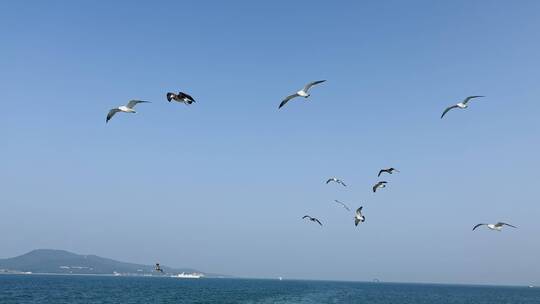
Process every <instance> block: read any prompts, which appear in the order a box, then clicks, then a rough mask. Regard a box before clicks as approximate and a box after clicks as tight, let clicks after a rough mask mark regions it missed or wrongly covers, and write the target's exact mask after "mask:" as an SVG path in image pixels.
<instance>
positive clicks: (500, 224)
mask: <svg viewBox="0 0 540 304" xmlns="http://www.w3.org/2000/svg"><path fill="white" fill-rule="evenodd" d="M484 225H485V226H487V227H488V228H489V229H491V230H496V231H501V229H502V227H503V226H509V227H512V228H517V227H516V226H512V225H510V224H507V223H503V222H498V223H497V224H478V225H476V226H474V227H473V229H472V230H473V231H474V229H476V228H478V227H480V226H484Z"/></svg>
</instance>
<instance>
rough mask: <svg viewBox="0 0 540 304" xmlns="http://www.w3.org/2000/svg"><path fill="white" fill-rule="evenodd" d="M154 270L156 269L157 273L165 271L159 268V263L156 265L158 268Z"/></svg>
mask: <svg viewBox="0 0 540 304" xmlns="http://www.w3.org/2000/svg"><path fill="white" fill-rule="evenodd" d="M154 269H155V270H156V271H157V272H161V273H163V269H161V266H159V263H156V266H155V267H154Z"/></svg>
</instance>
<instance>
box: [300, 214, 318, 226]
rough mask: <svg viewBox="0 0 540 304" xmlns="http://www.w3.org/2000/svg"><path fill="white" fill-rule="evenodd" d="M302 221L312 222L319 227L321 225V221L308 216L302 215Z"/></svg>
mask: <svg viewBox="0 0 540 304" xmlns="http://www.w3.org/2000/svg"><path fill="white" fill-rule="evenodd" d="M302 219H308V220H310V221H312V222H314V223H317V224H319V225H321V226H322V223H321V221H319V219H317V218H314V217H311V216H309V215H304V216H303V217H302Z"/></svg>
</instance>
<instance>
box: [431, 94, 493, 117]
mask: <svg viewBox="0 0 540 304" xmlns="http://www.w3.org/2000/svg"><path fill="white" fill-rule="evenodd" d="M478 97H485V96H479V95H476V96H469V97H467V98H465V99H463V101H462V102H460V103H457V104H455V105H453V106H449V107H448V108H446V110H444V112H443V113H442V115H441V119H442V118H443V117H444V115H445V114H446V113H447V112H448V111H450V110H452V109H455V108H460V109H466V108H467V107H468V105H467V103H468V102H469V101H470V100H471V99H473V98H478Z"/></svg>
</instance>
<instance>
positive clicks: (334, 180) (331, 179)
mask: <svg viewBox="0 0 540 304" xmlns="http://www.w3.org/2000/svg"><path fill="white" fill-rule="evenodd" d="M330 182H334V183H337V184H340V185H342V186H343V187H347V185H345V183H344V182H343V181H342V180H340V179H339V178H336V177H331V178H329V179H328V180H327V181H326V183H327V184H328V183H330Z"/></svg>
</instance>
